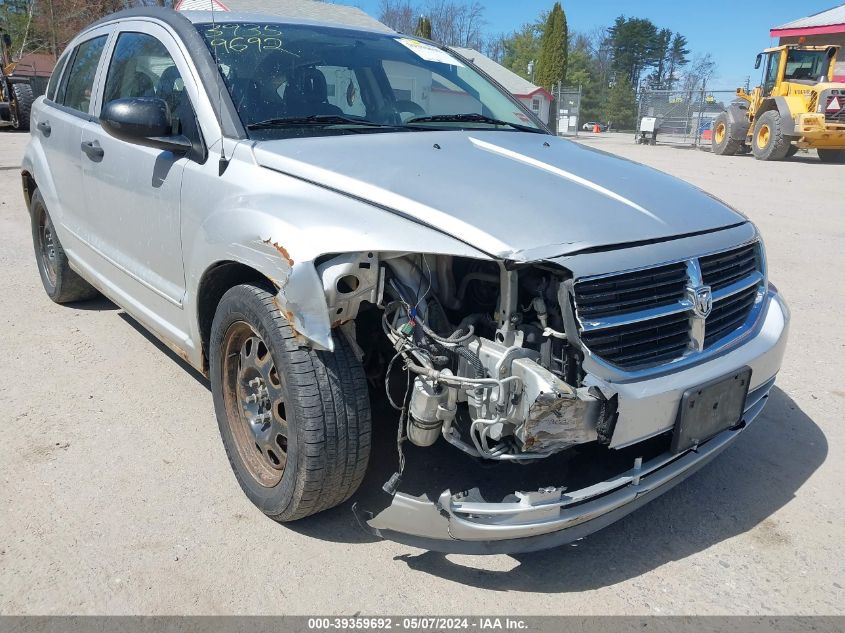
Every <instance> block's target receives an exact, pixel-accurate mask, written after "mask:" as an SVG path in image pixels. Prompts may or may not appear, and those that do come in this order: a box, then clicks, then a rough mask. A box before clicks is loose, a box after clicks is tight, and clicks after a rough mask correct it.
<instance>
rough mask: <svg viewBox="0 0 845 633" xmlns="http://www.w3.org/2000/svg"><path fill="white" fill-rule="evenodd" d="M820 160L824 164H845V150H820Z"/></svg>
mask: <svg viewBox="0 0 845 633" xmlns="http://www.w3.org/2000/svg"><path fill="white" fill-rule="evenodd" d="M816 151H817V152H818V153H819V160H820V161H821V162H823V163H845V149H818V150H816Z"/></svg>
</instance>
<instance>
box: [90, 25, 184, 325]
mask: <svg viewBox="0 0 845 633" xmlns="http://www.w3.org/2000/svg"><path fill="white" fill-rule="evenodd" d="M104 74H105V79H104V81H103V89H102V91H101V98H100V100H99V102H98V105H97V112H99V111H100V110H101V109H102V106H103V105H104V104H106V103H108V102H110V101H113V100H116V99H124V98H131V97H155V98H160V99H163V100H164V101H165V102H166V103H167V104H168V107H169V109H170V112H171V115H172V117H173V121H174V126H173V130H172V132H173V133H174V134H185V135H186V136H188V137H189V138H192V140H196V141H197V142H198V144H199V145H200V146H201V139H200V138H199V136H198V135H199V131H198V127H197V125H196V118H195V116H194V114H193V109H192V106H191V102H190V99H189V97H188V95H187V93H186V90H185V82H184V79H183V77H185V76H190V74H189V71H188V68H187V65H186V63H185V60H184V57H183V55H182V53H181V51H180V50H179V48H178V46H177V44H176V42H175V40H174V39H173V38H172V36H171V35H170V34H169V33H168V32H167V31H166V30H165V29H164V28H162V27H160V26H158V25H155V24H152V23H149V22H124V23H121V24H120V27H119V30H118V32H117V33H116V34H115V40H114V46H113V49H112V54H111V58H110V60H109V64H108V70H107V71H106V72H105V73H104ZM82 144H83V146H84V147H85V148H87V150H86V151H87V154H86V155H84V156H83V173H84V178H85V190H86V196H87V201H88V206H89V208H90V209H91V210H92V211H91V212H92V214H94V215H95V216H96V217H97V222H96V232H97V245H98V249H99V250H100V252H101V254H102V255H103V256H104V257H105V259H107V260H108V261H109V262H111V263H112V264H114V265H115V268H116V272H115V273H114V274H115V276H116V277H117V278H114V279H112V280H111V281H112V282H114V283H116V285H118V286H120V287H122V288H123V289H124V290H126V291H128V292H129V293H130V294H137V293H135V292H134V291H133V290H132V288H133V286H134V284H135V283H140V284H141V285H143V286H144V287H146V289H148V290H151V291H152V292H153V293H154V294H155V295H157V296H158V298H159V299H164V300H165V301H166V302H168V303H170V304H172V305H176V306H179V305H181V302H182V297H183V295H184V291H185V276H184V268H183V264H182V244H181V238H180V202H179V199H180V190H181V186H182V174H183V171H184V168H185V164H186V163H187V162H188V161H189V160H191V158H189V157H185V156H182V155H175V154H173V153H171V152H169V151H163V150H159V149H154V148H150V147H143V146H141V145H135V144H132V143H127V142H125V141H121V140H118V139H116V138H114V137H112V136H110V135H109V134H108V133H106V132H105V130H103V128H102V127H101V125H100V124H99V121H96V122H92V123H89V124H88V125H86V126H85V128H84V130H83V135H82ZM120 277H122V279H121V278H120ZM172 305H171V307H172ZM148 307H152V308H153V311H154V312H159V313H160V312H161V311H162V310H159V309H156V308H155V307H154V306H148ZM161 307H162V309H165V308H166V306H161Z"/></svg>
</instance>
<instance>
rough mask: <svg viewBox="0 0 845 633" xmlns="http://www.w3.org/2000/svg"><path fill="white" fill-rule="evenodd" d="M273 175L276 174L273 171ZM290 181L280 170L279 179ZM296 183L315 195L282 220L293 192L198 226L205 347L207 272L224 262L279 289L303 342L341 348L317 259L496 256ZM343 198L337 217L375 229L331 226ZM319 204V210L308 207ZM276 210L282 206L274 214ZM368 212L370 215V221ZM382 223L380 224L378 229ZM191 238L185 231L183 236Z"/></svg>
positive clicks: (197, 274) (193, 276) (255, 199)
mask: <svg viewBox="0 0 845 633" xmlns="http://www.w3.org/2000/svg"><path fill="white" fill-rule="evenodd" d="M268 173H269V172H268ZM276 178H282V177H281V176H276V175H275V174H274V176H273V179H274V180H275V179H276ZM291 183H296V187H302V188H305V189H308V193H309V194H310V195H309V197H300V196H296V198H297V202H298V203H299V205H301V206H298V208H297V210H296V211H291V212H290V213H286V214H285V217H281V215H282V214H281V212H280V211H278V209H280V208H285V207H286V206H287V205H289V204H290V202H291V198H290V195H291V193H292V192H291V191H290V190H288V191H286V194H287V195H282V194H281V193H280V194H278V195H273V194H269V193H268V192H266V191H265V192H261V193H253V194H252V195H247V196H245V197H243V196H242V197H240V199H239V200H238V202H239V203H240V204H238V205H232V206H231V207H228V208H227V205H226V201H221V202H220V203H219V205H220V206H222V207H223V208H222V209H221V210H218V211H216V212H214V213H212V214H210V215H208V216H207V217H206V218H205V219H204V221H203V222H202V224H201V225H200V227H199V228H198V230H196V231H191V235H193V240H192V243H191V244H190V245H189V246H188V248H187V249H186V251H185V256H186V261H185V268H186V276H187V294H186V297H185V302H184V305H185V310H186V314H191V315H193V317H192V318H191V320H190V321H191V322H190V324H189V327H190V329H191V336H192V339H193V340H194V341H195V343H196V349H197V350H200V349H201V348H202V345H201V335H200V329H199V314H198V303H197V301H198V297H197V294H198V288H199V284H200V282H201V280H202V278H203V276H204V275H205V274H206V272H208V271H209V270H210V269H211V268H213V267H214V266H216V265H218V264H220V263H222V262H235V263H238V264H242V265H244V266H248V267H249V268H252V269H254V270H256V271H258V272H259V273H261V275H263V276H264V277H266V278H267V279H269V280H270V281H272V283H273V285H274V286H275V287H276V289H277V294H276V298H275V302H276V305H277V307H278V308H279V310H280V311H281V312H282V314H284V315H285V317H286V318H287V320H288V322H289V323H290V325H291V327H292V328H293V330H294V332H295V334H296V335H297V338H299V339H300V341H299V342H300V344H303V345H310V346H311V347H313V348H315V349H322V350H328V351H333V349H334V344H333V341H332V326H333V323H332V320H331V315H330V314H329V307H328V303H327V300H326V294H325V289H324V287H323V280H322V279H321V278H320V275H319V274H318V273H317V269H316V266H315V260H316V259H317V258H318V257H320V256H321V255H325V254H332V253H338V254H340V253H359V252H369V251H372V252H428V253H440V254H449V255H457V256H464V257H473V258H477V259H489V256H487V255H485V254H483V253H481V252H480V251H477V250H475V249H473V248H472V247H470V246H467V245H466V244H464V243H462V242H459V241H458V240H455V239H454V238H451V237H449V236H446V235H444V234H442V233H439V232H437V231H435V230H433V229H430V228H428V227H424V226H421V225H418V224H414V223H412V222H410V221H408V220H405V219H403V218H399V217H397V216H395V215H391V214H387V213H385V212H384V211H382V210H380V209H377V208H376V207H373V206H371V205H367V204H365V203H362V202H357V201H350V200H349V199H348V198H345V197H342V196H340V195H339V194H335V193H332V192H327V191H325V190H324V189H321V188H318V187H315V186H313V185H308V184H304V183H301V182H297V181H295V180H291ZM331 200H333V201H334V205H332V206H335V205H337V203H338V202H342V204H343V206H342V207H341V208H340V209H338V208H335V209H334V215H335V217H342V216H345V218H346V219H347V220H349V219H351V218H353V217H356V216H358V217H359V219H361V224H362V225H364V224H366V225H367V226H368V227H370V230H367V231H363V230H357V231H349V230H347V229H344V228H341V227H336V226H335V227H332V226H327V225H326V224H325V223H324V222H323V221H321V219H320V217H319V216H320V215H323V214H325V213H326V212H327V211H328V209H327V205H328V203H329V202H330V201H331ZM310 205H315V206H317V207H319V208H320V211H322V213H320V211H318V210H310V211H309V209H307V207H308V206H310ZM269 210H276V211H269ZM361 214H365V215H367V216H369V219H368V221H366V222H364V220H363V218H361V217H360V216H361ZM376 227H377V228H376ZM185 237H186V235H185V233H184V232H183V239H184V238H185Z"/></svg>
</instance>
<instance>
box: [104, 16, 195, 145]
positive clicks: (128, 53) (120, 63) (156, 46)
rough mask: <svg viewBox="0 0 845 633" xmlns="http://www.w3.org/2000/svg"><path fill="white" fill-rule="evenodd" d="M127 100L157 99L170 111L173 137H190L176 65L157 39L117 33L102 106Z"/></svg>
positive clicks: (188, 115)
mask: <svg viewBox="0 0 845 633" xmlns="http://www.w3.org/2000/svg"><path fill="white" fill-rule="evenodd" d="M131 97H157V98H159V99H162V100H164V102H165V103H167V105H168V107H169V108H170V115H171V117H172V119H173V130H172V132H173V134H185V135H186V136H189V137H192V138H193V137H194V135H195V134H196V129H195V128H196V122H195V118H194V113H193V110H192V109H191V104H190V101H189V99H188V95H187V94H186V93H185V82H184V81H183V80H182V75H180V74H179V69H178V68H177V67H176V62H174V61H173V57H171V55H170V53H168V52H167V48H166V47H165V46H164V44H162V43H161V42H160V41H159V40H158V39H156V38H155V37H153V36H152V35H147V34H145V33H128V32H127V33H121V34H120V36H119V37H118V39H117V44H116V45H115V48H114V56H113V57H112V60H111V65H110V66H109V73H108V77H107V78H106V89H105V93H104V96H103V103H108V102H109V101H114V100H115V99H128V98H131Z"/></svg>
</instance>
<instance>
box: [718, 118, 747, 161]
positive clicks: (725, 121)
mask: <svg viewBox="0 0 845 633" xmlns="http://www.w3.org/2000/svg"><path fill="white" fill-rule="evenodd" d="M743 140H744V139H739V138H734V137H732V136H731V122H730V119H729V118H728V114H727V113H726V112H722V113H721V114H720V115H718V116H717V117H716V118H715V119H714V120H713V140H712V148H713V153H714V154H716V155H717V156H733V155H734V154H736V153H737V152H739V150H740V149H741V148H742V144H743Z"/></svg>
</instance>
